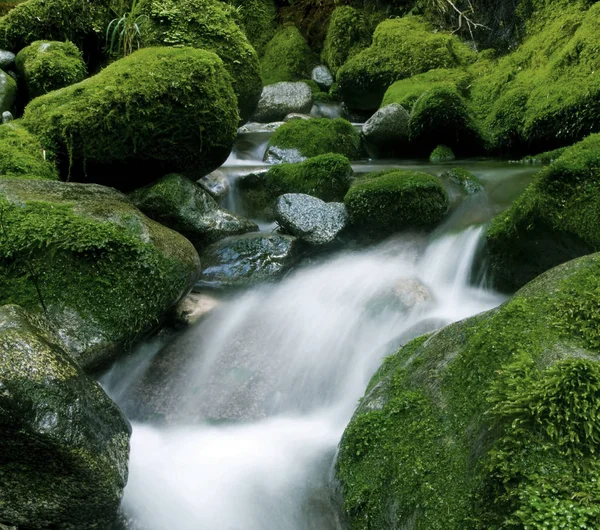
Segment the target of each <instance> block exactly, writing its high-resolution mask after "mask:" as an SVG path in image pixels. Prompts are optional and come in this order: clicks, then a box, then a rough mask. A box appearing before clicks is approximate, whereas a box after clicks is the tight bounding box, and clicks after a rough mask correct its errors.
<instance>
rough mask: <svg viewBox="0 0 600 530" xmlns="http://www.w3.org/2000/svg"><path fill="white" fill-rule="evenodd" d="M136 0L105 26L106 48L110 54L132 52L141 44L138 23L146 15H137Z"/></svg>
mask: <svg viewBox="0 0 600 530" xmlns="http://www.w3.org/2000/svg"><path fill="white" fill-rule="evenodd" d="M137 9H138V0H133V3H132V4H131V9H130V10H129V11H128V12H127V13H123V15H121V16H120V17H117V18H113V19H112V20H111V21H110V23H109V24H108V27H107V28H106V42H107V49H108V52H109V53H110V54H115V53H118V52H119V51H122V52H123V57H127V56H128V55H131V54H132V53H133V50H134V48H135V49H139V48H140V46H141V40H142V32H141V31H140V24H141V23H142V21H143V20H144V19H145V18H148V17H147V16H146V15H138V14H137Z"/></svg>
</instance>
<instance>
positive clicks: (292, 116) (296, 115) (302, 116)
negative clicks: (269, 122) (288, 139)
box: [283, 112, 313, 123]
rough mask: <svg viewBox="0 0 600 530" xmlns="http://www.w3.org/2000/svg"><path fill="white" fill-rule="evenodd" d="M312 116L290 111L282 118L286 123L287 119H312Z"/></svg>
mask: <svg viewBox="0 0 600 530" xmlns="http://www.w3.org/2000/svg"><path fill="white" fill-rule="evenodd" d="M312 118H313V117H312V116H311V115H310V114H299V113H297V112H291V113H290V114H288V115H287V116H286V117H285V118H283V121H284V122H285V123H287V122H288V121H292V120H312Z"/></svg>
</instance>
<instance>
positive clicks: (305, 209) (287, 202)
mask: <svg viewBox="0 0 600 530" xmlns="http://www.w3.org/2000/svg"><path fill="white" fill-rule="evenodd" d="M275 219H276V220H277V222H278V223H279V225H280V226H281V227H282V228H283V229H284V230H285V231H286V232H288V233H290V234H292V235H294V236H297V237H298V238H299V239H301V240H303V241H306V242H307V243H310V244H311V245H325V244H327V243H331V242H332V241H333V240H335V238H336V237H337V236H338V234H339V233H340V232H341V231H342V230H343V229H344V228H345V227H346V226H347V224H348V212H347V211H346V207H345V206H344V204H343V203H339V202H332V203H326V202H324V201H322V200H321V199H317V198H316V197H311V196H310V195H305V194H302V193H286V194H285V195H281V196H280V197H279V198H278V199H277V202H276V204H275Z"/></svg>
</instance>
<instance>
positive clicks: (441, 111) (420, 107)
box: [408, 87, 483, 155]
mask: <svg viewBox="0 0 600 530" xmlns="http://www.w3.org/2000/svg"><path fill="white" fill-rule="evenodd" d="M408 128H409V134H410V141H411V143H412V145H413V148H414V149H415V150H416V151H418V152H420V153H421V154H425V155H426V154H427V153H430V152H431V150H432V149H434V148H435V147H436V146H437V145H439V144H445V145H447V146H448V147H450V148H451V149H452V150H453V151H454V152H456V153H459V154H461V155H472V154H476V153H479V152H481V151H482V149H483V145H482V140H481V138H480V136H479V132H478V130H477V126H476V124H475V120H474V118H473V117H472V115H471V113H470V111H469V109H468V107H467V104H466V102H465V100H464V99H463V98H462V97H461V96H460V94H459V93H458V92H457V91H456V90H454V89H453V88H448V87H437V88H432V89H430V90H428V91H427V92H425V93H424V94H423V95H422V96H421V97H420V98H419V99H418V100H417V101H416V102H415V104H414V106H413V109H412V113H411V115H410V121H409V124H408Z"/></svg>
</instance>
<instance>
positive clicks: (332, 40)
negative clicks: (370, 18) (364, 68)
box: [321, 6, 371, 74]
mask: <svg viewBox="0 0 600 530" xmlns="http://www.w3.org/2000/svg"><path fill="white" fill-rule="evenodd" d="M370 44H371V32H370V31H369V29H368V27H367V24H366V22H365V19H364V16H363V13H362V12H361V11H359V10H357V9H354V8H353V7H351V6H339V7H337V8H336V9H335V11H334V12H333V13H332V15H331V18H330V20H329V26H328V27H327V35H326V36H325V43H324V44H323V52H322V53H321V58H322V59H323V61H324V62H325V64H327V66H329V68H331V71H332V72H333V73H334V74H336V73H337V71H338V70H339V69H340V68H341V67H342V66H343V65H344V63H345V62H346V61H347V60H348V59H351V58H352V57H354V56H355V55H357V54H358V53H360V52H361V51H363V50H364V49H365V48H368V47H369V45H370Z"/></svg>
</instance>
